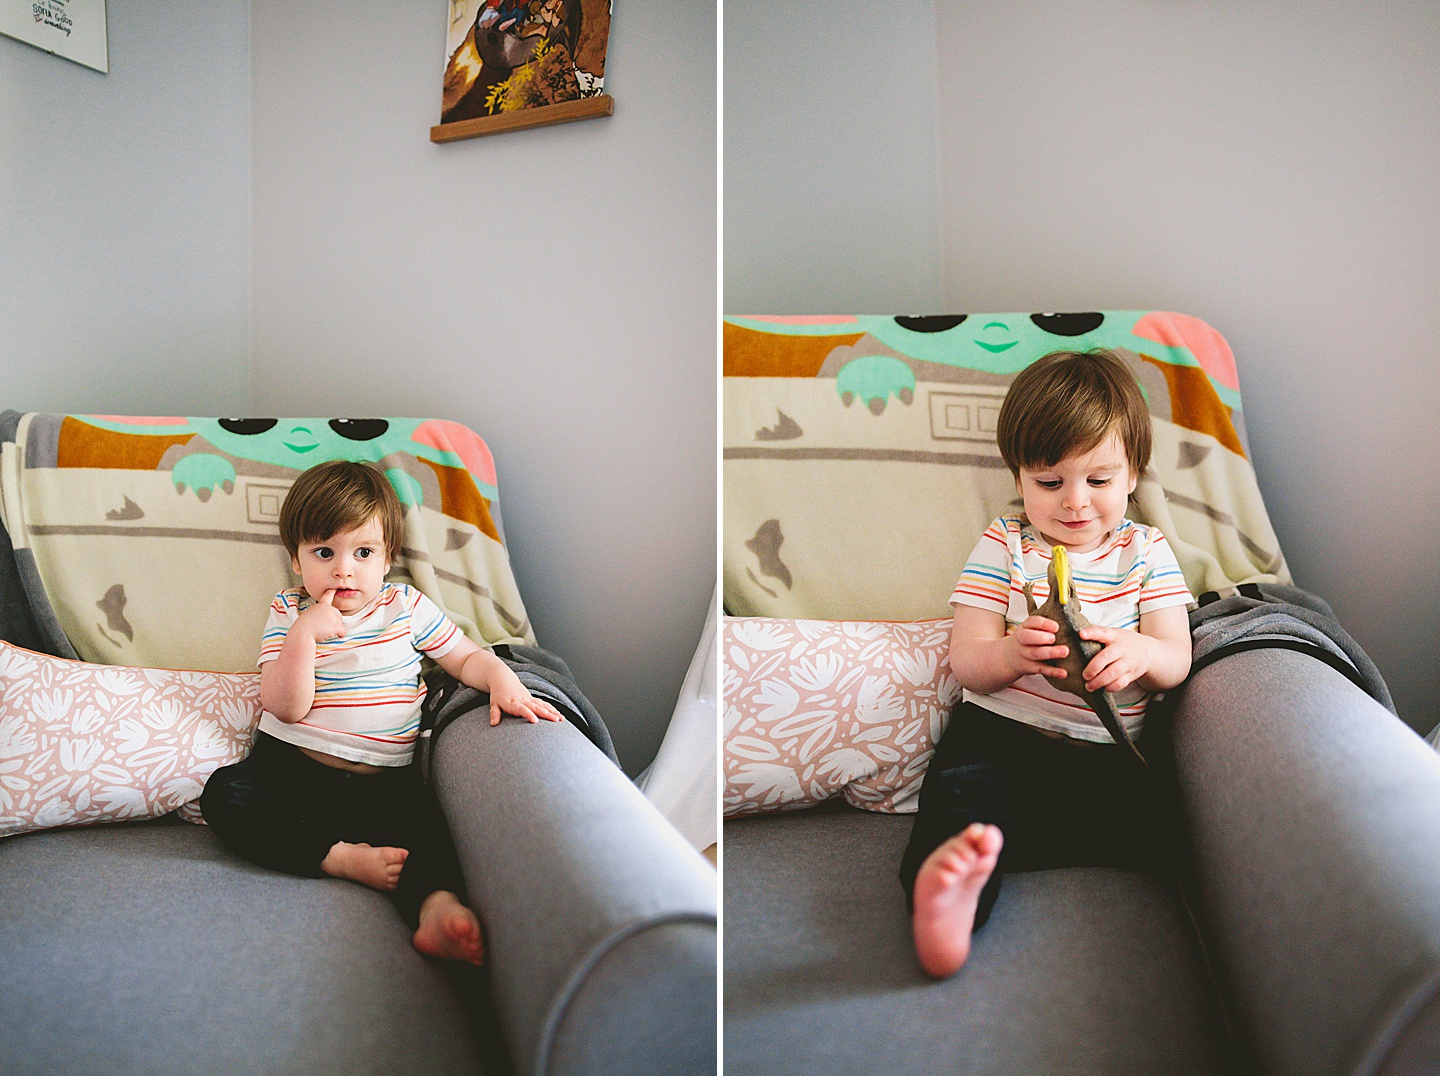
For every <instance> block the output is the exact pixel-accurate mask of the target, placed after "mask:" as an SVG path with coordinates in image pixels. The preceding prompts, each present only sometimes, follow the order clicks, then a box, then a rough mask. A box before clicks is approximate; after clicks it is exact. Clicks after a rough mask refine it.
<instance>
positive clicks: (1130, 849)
mask: <svg viewBox="0 0 1440 1076" xmlns="http://www.w3.org/2000/svg"><path fill="white" fill-rule="evenodd" d="M1162 806H1163V804H1161V803H1160V802H1158V797H1157V795H1156V790H1155V788H1154V784H1153V779H1152V778H1151V776H1150V774H1148V773H1147V772H1146V771H1145V770H1144V769H1143V768H1142V767H1141V766H1140V763H1139V762H1138V761H1136V759H1135V758H1134V757H1133V756H1131V755H1130V754H1129V752H1128V751H1123V750H1122V749H1121V748H1119V747H1117V746H1116V745H1114V744H1093V745H1092V744H1077V743H1075V742H1074V741H1071V740H1063V739H1056V738H1055V737H1052V736H1047V735H1046V734H1045V733H1043V732H1040V731H1039V730H1037V729H1034V728H1032V727H1030V726H1029V725H1025V724H1022V723H1021V722H1019V721H1012V720H1011V719H1010V718H1008V717H1002V716H1001V715H999V714H997V713H994V712H992V711H990V710H986V709H985V708H984V707H982V706H977V705H975V704H974V703H962V704H960V705H959V706H957V707H956V708H955V712H954V713H953V714H951V715H950V724H949V726H948V727H947V728H946V729H945V734H944V735H943V736H941V737H940V743H939V744H938V745H937V746H936V748H935V757H934V758H932V759H931V760H930V767H929V769H928V770H927V771H926V773H925V781H924V783H923V784H922V785H921V787H920V808H919V811H918V812H917V813H916V815H915V826H914V828H913V829H912V830H911V831H910V843H909V844H908V845H907V846H906V848H905V855H904V857H903V858H902V860H901V862H900V883H901V884H902V885H903V886H904V887H905V895H906V897H907V899H913V894H914V888H915V875H916V873H917V872H918V871H919V870H920V866H921V864H923V863H924V862H925V859H926V857H927V856H929V855H930V853H931V852H933V851H934V850H935V849H936V848H938V847H939V846H940V845H941V844H943V843H945V841H947V840H948V839H949V838H951V837H953V836H954V835H955V834H957V833H959V832H960V831H961V830H963V829H965V827H967V826H969V825H970V824H971V823H973V822H985V823H989V824H991V825H996V826H999V827H1000V831H1001V833H1003V834H1004V838H1005V843H1004V846H1003V847H1002V848H1001V851H1000V861H999V863H998V864H997V866H996V868H995V873H993V874H992V875H991V876H990V880H989V881H988V882H987V883H986V884H985V888H984V889H983V890H981V893H980V903H979V906H978V907H977V908H976V913H975V927H976V929H978V928H979V927H981V926H982V925H984V923H985V920H986V919H987V918H989V915H990V910H991V908H993V907H994V905H995V898H996V897H997V896H999V893H1000V882H1001V879H1002V877H1003V876H1004V875H1005V873H1006V872H1008V871H1024V870H1043V869H1046V868H1050V867H1078V866H1114V867H1130V868H1148V867H1153V866H1155V865H1157V863H1158V862H1159V852H1160V843H1159V842H1160V839H1161V833H1162V832H1163V830H1164V823H1163V821H1162V819H1163V818H1164V814H1163V811H1162V809H1161V808H1162Z"/></svg>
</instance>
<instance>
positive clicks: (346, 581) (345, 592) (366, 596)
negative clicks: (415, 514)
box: [292, 516, 390, 613]
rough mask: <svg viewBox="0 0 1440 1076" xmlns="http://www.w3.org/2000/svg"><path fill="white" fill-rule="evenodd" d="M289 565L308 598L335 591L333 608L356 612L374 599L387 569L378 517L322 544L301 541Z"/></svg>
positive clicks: (382, 531) (383, 533)
mask: <svg viewBox="0 0 1440 1076" xmlns="http://www.w3.org/2000/svg"><path fill="white" fill-rule="evenodd" d="M292 565H293V567H294V569H295V571H296V573H297V574H298V575H299V576H300V580H301V582H302V583H303V584H304V586H305V592H306V593H307V594H309V595H310V597H312V598H314V599H316V600H317V601H318V600H319V599H321V598H322V597H324V596H325V592H326V591H334V592H335V597H334V599H333V600H332V603H331V604H333V605H334V606H335V608H336V609H339V610H340V612H342V613H358V612H359V611H360V610H361V609H364V608H365V607H366V606H367V605H369V604H370V603H371V602H372V601H374V600H375V596H376V595H377V594H379V593H380V585H381V584H382V583H383V582H384V581H385V573H386V572H388V571H389V570H390V561H389V560H388V559H386V557H385V531H384V528H383V527H382V526H381V525H380V517H379V516H374V517H372V518H371V519H370V521H369V522H368V523H366V524H364V525H363V526H360V527H356V528H355V529H354V530H353V531H344V532H342V533H340V534H333V535H331V536H330V537H329V538H326V539H325V540H324V541H323V542H302V543H301V544H300V552H299V555H298V556H296V557H294V558H293V560H292Z"/></svg>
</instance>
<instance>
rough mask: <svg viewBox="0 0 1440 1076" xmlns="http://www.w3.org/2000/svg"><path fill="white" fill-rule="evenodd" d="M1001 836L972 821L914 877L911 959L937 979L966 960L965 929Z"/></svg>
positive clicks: (971, 923)
mask: <svg viewBox="0 0 1440 1076" xmlns="http://www.w3.org/2000/svg"><path fill="white" fill-rule="evenodd" d="M1004 843H1005V842H1004V838H1003V837H1002V836H1001V834H1000V830H999V828H998V827H996V826H987V825H985V824H984V823H982V822H975V823H973V824H971V825H970V826H968V827H967V828H966V829H965V830H963V831H962V832H960V833H957V834H956V835H955V836H953V837H951V838H950V839H949V840H948V841H946V842H945V843H944V844H942V845H941V846H940V847H939V848H937V849H935V851H933V852H931V853H930V855H929V857H928V858H927V859H926V860H925V862H924V863H923V864H921V866H920V872H919V873H918V874H917V875H916V876H915V914H914V917H913V918H912V920H911V925H912V927H913V929H914V931H915V955H916V956H918V957H919V958H920V966H921V967H922V968H924V969H925V970H926V971H927V972H929V973H930V974H931V975H933V976H935V978H937V979H943V978H945V977H946V976H947V975H954V974H955V973H956V972H957V971H959V970H960V967H961V966H962V965H963V964H964V963H965V961H966V959H967V958H968V957H969V956H970V931H971V929H972V928H973V927H974V925H975V907H976V905H977V904H979V902H980V890H981V889H983V888H984V887H985V882H986V881H987V880H988V879H989V877H990V875H991V873H992V872H993V871H994V870H995V862H996V860H998V859H999V858H1000V847H1001V845H1003V844H1004Z"/></svg>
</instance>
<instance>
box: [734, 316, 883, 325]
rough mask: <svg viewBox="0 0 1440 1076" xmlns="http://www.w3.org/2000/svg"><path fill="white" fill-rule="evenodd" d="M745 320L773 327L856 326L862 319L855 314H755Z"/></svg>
mask: <svg viewBox="0 0 1440 1076" xmlns="http://www.w3.org/2000/svg"><path fill="white" fill-rule="evenodd" d="M745 320H746V321H764V322H768V323H770V324H772V325H854V324H855V323H856V322H857V321H859V320H860V319H859V318H857V317H856V316H855V315H854V314H766V315H759V314H755V315H750V316H747V317H746V318H745Z"/></svg>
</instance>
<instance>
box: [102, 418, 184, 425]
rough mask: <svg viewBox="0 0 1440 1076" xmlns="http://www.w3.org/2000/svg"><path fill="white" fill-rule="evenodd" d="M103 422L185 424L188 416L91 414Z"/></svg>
mask: <svg viewBox="0 0 1440 1076" xmlns="http://www.w3.org/2000/svg"><path fill="white" fill-rule="evenodd" d="M90 417H91V418H98V419H101V420H103V421H105V422H123V423H125V425H127V426H185V425H188V424H189V422H190V420H189V419H188V418H158V417H156V416H153V415H91V416H90Z"/></svg>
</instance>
